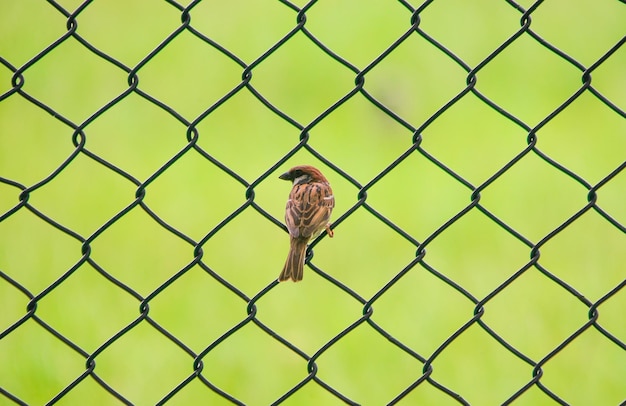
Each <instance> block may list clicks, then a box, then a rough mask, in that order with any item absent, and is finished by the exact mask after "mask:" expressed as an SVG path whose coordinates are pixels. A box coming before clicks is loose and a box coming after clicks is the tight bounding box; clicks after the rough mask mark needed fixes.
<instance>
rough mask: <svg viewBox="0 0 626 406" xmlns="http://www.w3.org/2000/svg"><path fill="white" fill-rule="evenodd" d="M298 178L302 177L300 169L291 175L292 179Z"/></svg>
mask: <svg viewBox="0 0 626 406" xmlns="http://www.w3.org/2000/svg"><path fill="white" fill-rule="evenodd" d="M300 176H302V171H301V170H300V169H297V170H296V171H295V172H294V173H293V177H294V178H299V177H300Z"/></svg>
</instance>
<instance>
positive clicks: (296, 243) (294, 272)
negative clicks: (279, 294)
mask: <svg viewBox="0 0 626 406" xmlns="http://www.w3.org/2000/svg"><path fill="white" fill-rule="evenodd" d="M306 243H307V240H303V239H300V238H292V239H291V241H290V245H289V255H287V261H286V262H285V266H284V267H283V271H282V272H281V273H280V276H279V277H278V281H279V282H283V281H286V280H289V279H292V280H293V281H294V282H298V281H301V280H302V274H303V273H304V256H305V254H306V245H307V244H306Z"/></svg>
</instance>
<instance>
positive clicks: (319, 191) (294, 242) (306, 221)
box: [278, 165, 335, 282]
mask: <svg viewBox="0 0 626 406" xmlns="http://www.w3.org/2000/svg"><path fill="white" fill-rule="evenodd" d="M279 178H280V179H283V180H290V181H292V182H293V188H292V189H291V193H289V200H287V207H286V208H285V222H286V223H287V230H289V255H287V261H286V262H285V266H284V267H283V271H282V272H281V273H280V276H279V277H278V281H279V282H282V281H286V280H289V279H292V280H293V281H294V282H298V281H300V280H302V274H303V271H304V257H305V253H306V247H307V245H308V243H309V241H310V240H312V239H314V238H315V237H317V236H318V235H320V233H321V232H322V230H326V233H328V236H329V237H332V236H333V235H334V233H333V231H332V230H331V229H330V224H329V223H328V219H329V218H330V213H331V212H332V211H333V207H335V198H334V196H333V190H332V189H331V188H330V184H329V183H328V180H326V178H325V177H324V175H322V173H321V172H320V171H319V170H318V169H316V168H314V167H312V166H309V165H300V166H294V167H293V168H291V169H290V170H289V171H287V172H285V173H283V174H282V175H280V176H279Z"/></svg>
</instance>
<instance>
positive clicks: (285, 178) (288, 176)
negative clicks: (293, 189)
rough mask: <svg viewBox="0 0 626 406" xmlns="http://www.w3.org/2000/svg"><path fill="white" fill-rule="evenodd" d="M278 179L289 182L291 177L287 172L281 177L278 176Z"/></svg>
mask: <svg viewBox="0 0 626 406" xmlns="http://www.w3.org/2000/svg"><path fill="white" fill-rule="evenodd" d="M278 179H282V180H291V175H289V172H285V173H283V174H282V175H280V176H279V177H278Z"/></svg>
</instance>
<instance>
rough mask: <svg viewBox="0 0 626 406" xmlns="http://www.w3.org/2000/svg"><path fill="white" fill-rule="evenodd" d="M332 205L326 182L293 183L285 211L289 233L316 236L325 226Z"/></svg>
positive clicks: (300, 236)
mask: <svg viewBox="0 0 626 406" xmlns="http://www.w3.org/2000/svg"><path fill="white" fill-rule="evenodd" d="M334 206H335V199H334V197H333V191H332V189H331V188H330V186H329V185H328V184H327V183H318V182H314V183H304V184H300V185H295V186H294V188H293V189H292V190H291V193H290V194H289V200H288V201H287V208H286V211H285V221H286V223H287V229H288V230H289V235H291V236H292V237H294V238H306V239H309V238H311V237H316V236H317V235H318V234H319V233H320V232H321V231H322V230H323V229H324V227H326V224H327V223H328V220H329V219H330V213H331V212H332V210H333V207H334Z"/></svg>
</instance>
